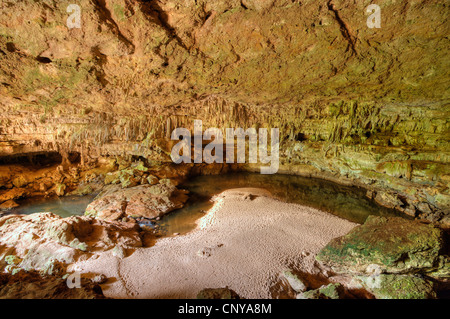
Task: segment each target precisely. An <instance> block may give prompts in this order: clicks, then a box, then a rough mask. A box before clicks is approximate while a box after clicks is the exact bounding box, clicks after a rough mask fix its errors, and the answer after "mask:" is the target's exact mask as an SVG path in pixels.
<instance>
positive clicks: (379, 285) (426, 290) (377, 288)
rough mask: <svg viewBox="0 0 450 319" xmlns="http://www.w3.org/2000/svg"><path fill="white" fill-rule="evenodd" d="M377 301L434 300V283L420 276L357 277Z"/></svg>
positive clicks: (382, 275) (385, 275)
mask: <svg viewBox="0 0 450 319" xmlns="http://www.w3.org/2000/svg"><path fill="white" fill-rule="evenodd" d="M357 278H358V279H359V280H360V282H361V283H362V285H363V287H364V288H366V289H367V290H368V291H369V292H370V293H372V294H373V295H374V296H375V297H376V298H377V299H434V298H436V293H435V292H434V288H433V283H432V282H431V281H430V280H427V279H424V278H422V277H420V276H413V275H392V274H381V275H378V276H374V277H363V276H359V277H357Z"/></svg>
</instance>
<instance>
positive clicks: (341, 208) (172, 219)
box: [10, 173, 406, 235]
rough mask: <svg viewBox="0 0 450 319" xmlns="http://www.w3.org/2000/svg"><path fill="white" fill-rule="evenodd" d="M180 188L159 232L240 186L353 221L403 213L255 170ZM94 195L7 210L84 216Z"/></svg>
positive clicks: (335, 189)
mask: <svg viewBox="0 0 450 319" xmlns="http://www.w3.org/2000/svg"><path fill="white" fill-rule="evenodd" d="M179 187H180V188H184V189H187V190H189V191H190V194H189V200H188V202H187V203H186V205H185V207H183V208H182V209H179V210H176V211H173V212H171V213H169V214H167V215H165V216H164V217H163V218H161V220H159V221H157V222H156V224H157V225H158V228H159V229H160V233H161V234H162V235H172V234H174V233H180V234H185V233H187V232H189V231H191V230H193V229H194V228H195V227H196V222H197V220H198V219H199V218H201V217H202V216H204V215H205V213H206V211H207V210H208V209H209V208H211V207H212V205H213V203H212V202H211V197H212V196H214V195H216V194H219V193H221V192H222V191H224V190H227V189H230V188H241V187H259V188H264V189H267V190H268V191H270V192H271V193H272V194H273V195H274V196H275V197H276V198H278V199H280V200H282V201H285V202H288V203H297V204H302V205H306V206H310V207H314V208H317V209H320V210H323V211H326V212H329V213H331V214H333V215H337V216H339V217H342V218H345V219H347V220H350V221H352V222H356V223H364V221H365V220H366V218H367V217H368V216H369V215H376V216H402V217H405V216H406V215H404V214H401V213H399V212H397V211H395V210H392V209H388V208H385V207H382V206H380V205H378V204H377V203H375V202H374V201H373V200H370V199H369V198H367V197H366V196H365V194H366V190H364V189H360V188H356V187H349V186H343V185H338V184H335V183H332V182H328V181H324V180H320V179H312V178H305V177H301V176H292V175H261V174H257V173H234V174H225V175H209V176H197V177H193V178H191V179H190V180H189V181H187V182H185V183H184V184H182V185H180V186H179ZM94 197H95V195H89V196H82V197H80V196H67V197H61V198H51V199H27V200H24V201H22V202H20V203H19V204H20V205H21V206H20V207H18V208H16V209H13V210H11V211H10V212H11V213H19V214H32V213H37V212H52V213H54V214H57V215H60V216H62V217H68V216H72V215H83V213H84V211H85V209H86V207H87V206H88V205H89V203H91V202H92V201H93V199H94Z"/></svg>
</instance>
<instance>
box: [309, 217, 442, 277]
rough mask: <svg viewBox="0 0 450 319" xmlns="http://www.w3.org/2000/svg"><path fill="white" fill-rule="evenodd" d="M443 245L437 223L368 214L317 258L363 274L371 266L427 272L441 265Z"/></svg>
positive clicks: (342, 270)
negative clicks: (360, 222)
mask: <svg viewBox="0 0 450 319" xmlns="http://www.w3.org/2000/svg"><path fill="white" fill-rule="evenodd" d="M443 247H444V239H443V232H442V230H441V229H439V228H438V227H436V226H433V225H431V224H424V223H421V222H418V221H410V220H406V219H403V218H400V217H389V218H384V217H374V216H369V217H368V218H367V220H366V222H365V223H364V224H363V225H360V226H357V227H355V228H354V229H353V230H351V231H350V232H349V233H348V234H347V235H345V236H343V237H339V238H336V239H334V240H332V241H331V242H330V243H329V244H328V245H327V246H326V247H325V248H323V249H322V250H321V251H320V253H319V254H318V255H317V257H316V259H317V260H318V261H320V262H321V263H323V264H326V265H328V266H330V267H331V268H332V269H333V270H334V271H336V272H338V273H353V274H364V273H367V269H368V267H369V266H371V265H377V266H378V267H379V269H380V271H382V272H388V273H398V274H403V273H417V272H422V273H426V272H432V271H435V270H437V269H438V268H439V267H440V266H441V265H440V262H439V260H440V257H439V256H440V253H441V252H442V249H443Z"/></svg>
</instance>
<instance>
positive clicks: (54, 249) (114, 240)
mask: <svg viewBox="0 0 450 319" xmlns="http://www.w3.org/2000/svg"><path fill="white" fill-rule="evenodd" d="M117 245H120V246H121V247H124V248H127V247H128V248H136V247H141V246H142V240H141V236H140V229H139V226H138V225H137V224H136V223H133V222H130V223H119V222H108V221H104V220H99V219H96V218H92V217H86V216H72V217H68V218H61V217H59V216H57V215H54V214H51V213H37V214H31V215H7V216H3V217H1V218H0V267H1V266H2V263H3V264H4V265H6V264H10V265H11V264H14V266H17V267H20V268H23V269H25V270H36V271H39V272H41V273H43V274H63V273H64V271H65V267H66V265H68V264H70V263H73V262H74V261H76V260H78V259H79V258H81V257H82V256H83V255H86V254H87V255H89V254H91V253H93V252H96V251H104V250H109V249H113V248H114V247H116V246H117ZM11 256H14V257H11ZM13 258H14V260H13ZM2 260H4V261H2Z"/></svg>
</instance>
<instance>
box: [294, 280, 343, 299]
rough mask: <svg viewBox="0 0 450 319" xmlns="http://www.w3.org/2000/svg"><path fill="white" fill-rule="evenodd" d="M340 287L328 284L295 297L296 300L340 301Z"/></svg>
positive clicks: (339, 285)
mask: <svg viewBox="0 0 450 319" xmlns="http://www.w3.org/2000/svg"><path fill="white" fill-rule="evenodd" d="M342 289H343V287H342V285H341V284H339V283H337V284H328V285H323V286H322V287H320V288H318V289H314V290H308V291H305V292H302V293H300V294H298V295H297V299H340V298H341V296H342Z"/></svg>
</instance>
